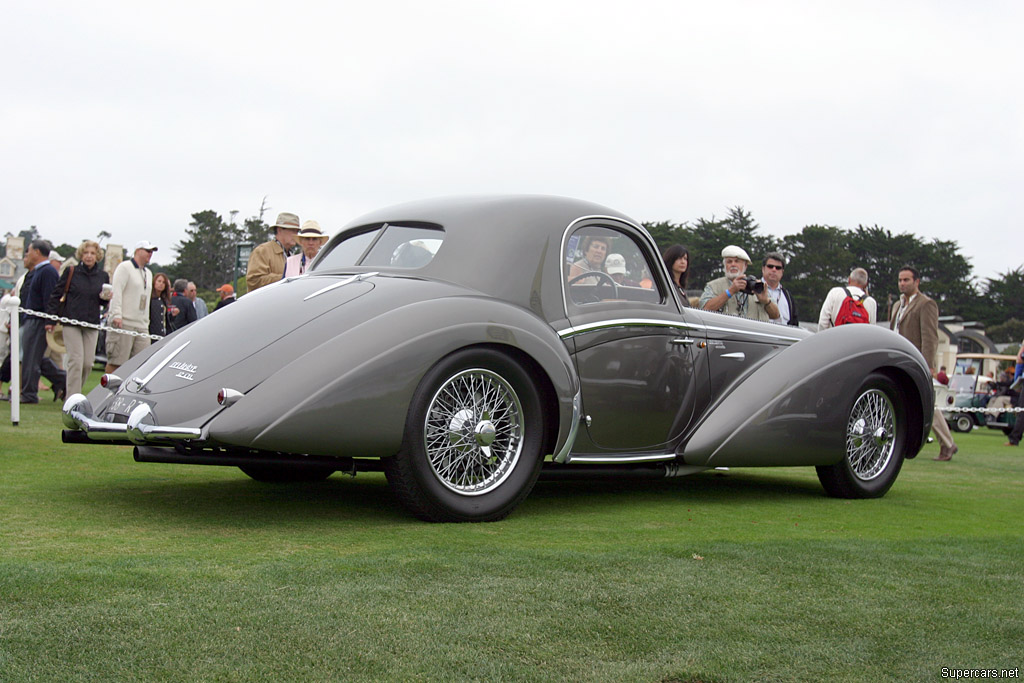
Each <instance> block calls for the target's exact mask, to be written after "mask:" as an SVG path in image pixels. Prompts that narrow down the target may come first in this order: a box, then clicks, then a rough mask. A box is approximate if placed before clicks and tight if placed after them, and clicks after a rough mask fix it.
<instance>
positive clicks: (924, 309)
mask: <svg viewBox="0 0 1024 683" xmlns="http://www.w3.org/2000/svg"><path fill="white" fill-rule="evenodd" d="M903 307H906V312H904V313H903V317H902V319H901V318H900V309H901V308H903ZM891 315H892V317H890V318H889V329H890V330H896V331H897V332H899V333H900V335H901V336H903V337H906V338H907V340H908V341H909V342H910V343H911V344H913V345H914V346H916V347H917V350H918V351H920V352H921V355H922V356H924V361H925V362H926V363H928V367H929V368H931V369H932V370H933V371H934V370H935V352H936V351H937V350H938V348H939V305H938V304H937V303H935V300H934V299H930V298H928V297H927V296H925V295H924V292H918V293H917V296H915V297H914V300H913V301H911V302H910V304H909V305H908V304H907V303H906V301H905V300H904V298H903V297H902V296H901V297H900V304H899V306H896V307H895V308H893V310H892V314H891ZM897 320H899V321H900V323H899V328H898V329H897V326H896V321H897Z"/></svg>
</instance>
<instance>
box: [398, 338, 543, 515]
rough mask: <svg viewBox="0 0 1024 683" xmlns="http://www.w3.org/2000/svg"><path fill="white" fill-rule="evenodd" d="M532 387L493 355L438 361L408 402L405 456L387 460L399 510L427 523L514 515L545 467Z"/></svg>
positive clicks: (516, 366) (522, 371)
mask: <svg viewBox="0 0 1024 683" xmlns="http://www.w3.org/2000/svg"><path fill="white" fill-rule="evenodd" d="M537 379H538V378H537V377H536V376H535V375H532V374H531V372H530V370H528V369H526V368H525V367H524V365H523V364H522V363H520V362H518V361H517V360H516V359H514V358H511V357H510V356H509V355H508V354H505V353H502V352H499V351H497V350H495V349H488V348H469V349H463V350H461V351H457V352H455V353H452V354H450V355H449V356H447V357H445V358H443V359H441V360H440V361H438V362H437V364H436V365H434V367H432V368H431V369H430V370H429V371H428V372H427V374H425V375H424V376H423V379H421V380H420V384H419V386H418V387H417V388H416V392H415V393H414V394H413V397H412V400H411V402H410V404H409V412H408V415H407V417H406V424H405V440H404V441H403V444H402V448H401V449H400V450H399V451H398V452H397V453H396V454H395V455H394V456H392V457H390V458H385V459H384V473H385V474H386V475H387V478H388V484H390V485H391V488H392V490H393V491H394V492H395V495H396V496H397V498H398V500H399V502H401V503H402V504H403V505H404V506H405V507H406V508H408V509H409V511H410V512H412V513H413V514H414V515H416V516H417V517H419V518H420V519H425V520H428V521H431V522H493V521H495V520H498V519H502V518H503V517H505V516H507V515H508V514H509V513H510V512H512V510H513V509H514V508H515V507H516V506H517V505H518V504H519V503H521V502H522V501H523V499H524V498H526V496H527V495H528V494H529V493H530V489H532V488H533V485H534V483H536V481H537V476H538V475H539V474H540V468H541V465H542V464H543V462H544V453H543V450H542V449H543V448H544V447H545V446H544V445H545V442H546V439H547V438H548V437H547V436H546V434H547V432H546V429H545V418H544V410H543V406H542V400H541V394H540V391H539V390H538V382H537Z"/></svg>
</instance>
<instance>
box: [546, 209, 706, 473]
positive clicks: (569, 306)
mask: <svg viewBox="0 0 1024 683" xmlns="http://www.w3.org/2000/svg"><path fill="white" fill-rule="evenodd" d="M601 241H603V242H604V248H603V249H600V248H597V249H595V248H594V246H593V245H594V242H601ZM602 251H603V252H604V254H603V255H604V261H603V262H602V263H598V262H597V259H598V257H600V256H601V254H600V252H602ZM563 254H564V258H563V266H564V268H565V271H566V279H565V287H564V289H565V304H566V315H567V317H568V320H569V322H570V325H571V327H570V329H569V330H567V331H566V332H564V333H563V336H565V337H567V338H571V341H572V344H573V348H572V350H573V353H574V355H573V357H574V360H575V363H576V370H577V373H578V375H579V378H580V387H581V395H582V406H583V415H584V418H583V419H584V424H585V426H586V436H587V437H588V438H585V439H578V441H577V447H576V448H574V453H579V452H581V451H584V452H585V451H592V452H603V453H605V454H606V455H615V454H618V455H622V456H627V457H628V456H629V455H630V454H642V453H647V452H668V451H670V450H671V444H672V443H673V442H674V441H676V440H677V439H678V437H679V436H680V435H681V434H682V433H683V432H684V430H685V429H686V427H687V425H688V424H689V420H690V418H691V416H692V415H693V412H694V407H695V405H696V403H697V401H698V397H699V396H700V395H701V390H702V388H706V381H704V382H702V381H700V380H699V379H698V375H699V374H700V372H699V371H698V369H697V364H695V358H696V357H697V356H696V355H695V354H698V353H699V352H700V351H701V350H702V349H703V338H704V335H703V328H702V326H701V325H700V324H699V322H695V321H693V320H688V319H687V316H686V315H685V314H684V313H683V310H684V309H681V307H680V305H679V302H678V301H677V299H676V297H675V295H674V294H673V293H672V291H671V289H670V288H669V286H668V283H667V277H666V275H665V274H664V272H663V271H664V266H663V264H662V263H661V262H660V259H659V257H658V255H657V252H656V250H655V247H654V245H653V243H652V241H651V240H650V238H649V237H648V236H647V235H646V234H644V233H642V232H641V231H640V230H637V229H636V228H635V227H633V226H630V225H628V224H624V223H619V222H617V221H611V220H597V219H595V220H590V221H583V222H581V223H580V224H578V225H576V226H574V229H572V230H571V231H570V232H568V233H567V238H566V241H565V244H564V245H563ZM591 257H592V258H593V259H594V260H592V261H590V260H588V258H591ZM609 271H611V272H609ZM704 372H705V373H706V366H705V367H704ZM581 436H582V435H581Z"/></svg>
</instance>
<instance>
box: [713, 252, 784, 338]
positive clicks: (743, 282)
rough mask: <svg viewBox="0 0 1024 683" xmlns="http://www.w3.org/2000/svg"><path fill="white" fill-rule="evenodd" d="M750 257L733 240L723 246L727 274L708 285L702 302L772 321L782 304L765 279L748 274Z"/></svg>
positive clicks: (720, 308) (732, 312)
mask: <svg viewBox="0 0 1024 683" xmlns="http://www.w3.org/2000/svg"><path fill="white" fill-rule="evenodd" d="M749 265H750V257H749V256H747V252H746V251H744V250H743V249H741V248H740V247H737V246H735V245H732V244H730V245H729V246H727V247H726V248H725V249H723V250H722V266H723V268H724V270H725V275H724V276H723V277H720V278H718V279H715V280H712V281H711V282H709V283H708V284H707V285H706V286H705V287H704V293H703V294H701V295H700V303H699V304H698V305H699V306H700V307H701V308H703V309H704V310H705V311H717V312H719V313H725V314H726V315H735V316H739V317H741V318H750V319H751V320H761V321H764V322H770V321H773V320H777V319H778V317H779V307H778V305H777V304H776V303H775V302H774V301H773V300H772V298H771V297H770V296H768V292H767V291H766V290H765V286H764V283H763V282H761V281H760V280H757V279H755V278H752V277H750V276H749V275H746V271H747V266H749Z"/></svg>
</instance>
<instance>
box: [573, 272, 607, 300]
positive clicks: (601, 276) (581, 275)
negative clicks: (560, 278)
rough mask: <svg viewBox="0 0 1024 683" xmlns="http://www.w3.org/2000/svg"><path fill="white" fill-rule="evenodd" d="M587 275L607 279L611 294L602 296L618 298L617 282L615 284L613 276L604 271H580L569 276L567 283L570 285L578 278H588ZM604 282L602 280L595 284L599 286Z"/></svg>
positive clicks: (578, 279)
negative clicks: (575, 274) (573, 275)
mask: <svg viewBox="0 0 1024 683" xmlns="http://www.w3.org/2000/svg"><path fill="white" fill-rule="evenodd" d="M588 277H596V278H597V279H598V280H607V281H608V282H607V284H609V285H611V287H612V295H611V296H610V297H604V298H606V299H618V298H619V286H618V284H616V282H615V278H613V277H612V276H611V275H609V274H608V273H605V272H604V271H600V270H588V271H587V272H585V273H580V274H579V275H577V276H576V277H572V278H569V285H570V286H571V285H574V284H576V283H577V282H579V281H580V280H583V279H585V278H588ZM604 284H605V283H603V282H598V283H597V285H595V286H596V287H601V286H603V285H604Z"/></svg>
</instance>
